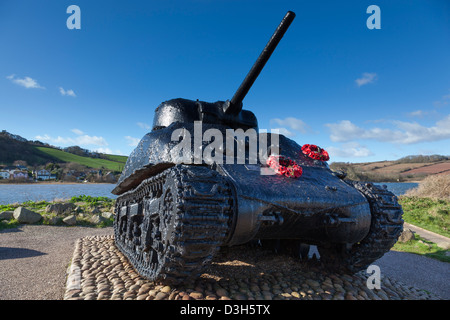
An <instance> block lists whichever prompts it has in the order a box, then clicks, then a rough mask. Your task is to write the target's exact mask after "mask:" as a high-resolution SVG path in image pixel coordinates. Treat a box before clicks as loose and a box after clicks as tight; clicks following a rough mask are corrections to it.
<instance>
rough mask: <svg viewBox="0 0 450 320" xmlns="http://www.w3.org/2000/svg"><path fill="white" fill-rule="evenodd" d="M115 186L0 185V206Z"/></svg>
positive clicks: (399, 187)
mask: <svg viewBox="0 0 450 320" xmlns="http://www.w3.org/2000/svg"><path fill="white" fill-rule="evenodd" d="M376 184H377V185H386V186H387V188H388V190H389V191H391V192H393V193H394V194H395V195H397V196H400V195H402V194H404V193H405V192H406V191H407V190H408V189H412V188H415V187H417V185H418V184H417V183H376ZM114 187H115V184H89V183H83V184H81V183H80V184H21V185H14V184H10V185H6V184H0V204H8V203H15V202H19V203H22V202H25V201H29V200H31V201H40V200H45V201H53V200H54V199H70V198H72V197H74V196H79V195H83V194H84V195H87V196H93V197H109V198H112V199H115V198H116V196H115V195H113V194H112V193H111V191H112V189H114Z"/></svg>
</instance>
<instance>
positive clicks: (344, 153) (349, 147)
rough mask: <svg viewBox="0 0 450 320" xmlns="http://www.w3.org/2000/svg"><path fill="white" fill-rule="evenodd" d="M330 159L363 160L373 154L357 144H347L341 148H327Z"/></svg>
mask: <svg viewBox="0 0 450 320" xmlns="http://www.w3.org/2000/svg"><path fill="white" fill-rule="evenodd" d="M326 150H327V151H328V153H329V155H330V157H331V158H333V157H341V158H363V157H369V156H372V155H373V153H372V151H370V150H369V149H368V148H366V147H365V146H361V145H360V144H359V143H357V142H349V143H344V144H342V146H341V148H337V147H328V148H326Z"/></svg>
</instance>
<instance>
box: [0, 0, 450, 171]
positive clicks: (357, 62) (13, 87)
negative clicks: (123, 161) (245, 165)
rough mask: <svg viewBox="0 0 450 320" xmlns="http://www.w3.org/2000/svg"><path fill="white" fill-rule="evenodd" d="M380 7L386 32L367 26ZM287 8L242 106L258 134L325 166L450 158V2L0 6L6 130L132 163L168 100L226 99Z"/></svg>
mask: <svg viewBox="0 0 450 320" xmlns="http://www.w3.org/2000/svg"><path fill="white" fill-rule="evenodd" d="M72 4H75V5H78V6H79V7H80V9H81V29H79V30H77V29H72V30H69V29H68V28H67V25H66V20H67V19H68V18H69V16H70V14H68V13H67V12H66V10H67V7H69V6H70V5H72ZM372 4H374V5H377V6H378V7H379V8H380V9H381V29H372V30H371V29H368V28H367V26H366V20H367V19H368V18H369V17H370V14H368V13H366V10H367V8H368V6H369V5H372ZM288 10H292V11H294V12H295V13H296V15H297V16H296V18H295V20H294V22H293V23H292V25H291V27H290V28H289V30H288V31H287V33H286V35H285V37H284V38H283V39H282V40H281V42H280V44H279V46H278V48H277V49H276V51H275V52H274V54H273V56H272V58H271V59H270V60H269V62H268V63H267V65H266V67H265V69H264V70H263V71H262V72H261V74H260V77H259V78H258V79H257V80H256V82H255V84H254V86H253V88H252V90H251V91H250V92H249V94H248V95H247V97H246V98H245V100H244V108H245V109H248V110H251V111H253V112H254V113H255V114H256V116H257V117H258V121H259V127H260V128H261V129H269V130H270V129H275V128H281V130H282V132H285V133H286V135H288V136H289V137H290V138H292V139H294V140H295V141H296V142H297V143H299V144H300V145H302V144H305V143H309V144H317V145H319V146H321V147H323V148H325V149H327V150H328V151H329V153H330V156H331V160H330V161H331V162H332V161H345V162H366V161H380V160H394V159H398V158H400V157H403V156H406V155H412V154H443V155H450V2H449V1H445V0H442V1H432V0H427V1H425V0H421V1H414V0H408V1H379V0H375V1H373V0H372V1H364V0H355V1H264V0H259V1H250V0H240V1H237V0H236V1H235V0H228V1H221V0H216V1H212V0H195V1H194V0H184V1H168V0H166V1H162V0H161V1H99V0H96V1H81V0H72V1H62V0H58V1H56V0H53V1H51V0H47V1H43V0H42V1H23V0H14V1H7V0H0V130H7V131H9V132H11V133H15V134H19V135H21V136H23V137H24V138H27V139H33V140H34V139H38V140H41V141H43V142H47V143H50V144H53V145H56V146H61V147H65V146H70V145H80V146H81V147H84V148H87V149H90V150H99V151H104V152H107V153H113V154H124V155H129V154H130V152H131V151H132V150H133V149H134V147H135V145H136V144H137V142H138V141H139V140H140V139H141V138H142V137H143V136H144V135H145V134H146V133H147V132H149V131H150V130H151V128H150V127H151V125H152V123H153V113H154V109H155V108H156V107H157V106H158V105H159V104H160V103H161V102H162V101H165V100H169V99H172V98H178V97H181V98H187V99H199V100H203V101H211V102H214V101H217V100H226V99H231V97H232V96H233V94H234V91H235V90H236V89H237V88H238V87H239V85H240V83H241V81H242V80H243V79H244V77H245V75H246V74H247V72H248V70H249V69H250V67H251V66H252V64H253V62H254V61H255V60H256V58H257V57H258V55H259V53H260V52H261V50H262V49H263V47H264V46H265V44H266V43H267V41H268V39H269V37H270V36H271V35H272V33H273V31H274V30H275V28H276V26H277V25H278V23H279V22H280V21H281V19H282V17H283V16H284V14H285V13H286V12H287V11H288Z"/></svg>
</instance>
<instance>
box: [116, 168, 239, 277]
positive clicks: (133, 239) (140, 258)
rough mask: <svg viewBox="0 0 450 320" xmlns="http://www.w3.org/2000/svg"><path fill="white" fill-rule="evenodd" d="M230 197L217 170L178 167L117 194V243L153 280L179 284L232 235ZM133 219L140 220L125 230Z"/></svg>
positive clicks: (229, 192)
mask: <svg viewBox="0 0 450 320" xmlns="http://www.w3.org/2000/svg"><path fill="white" fill-rule="evenodd" d="M232 199H233V197H232V193H231V189H230V187H229V185H228V183H227V181H226V179H225V178H224V177H223V176H221V175H220V174H219V173H217V172H215V171H212V170H210V169H208V168H206V167H200V166H185V165H177V166H174V167H172V168H169V169H167V170H165V171H164V172H162V173H161V174H159V175H157V176H155V177H151V178H149V179H147V180H144V181H142V183H141V184H140V185H139V186H138V187H137V188H136V189H134V190H132V191H130V192H127V193H126V194H124V195H122V196H120V197H119V198H118V199H117V205H116V206H117V212H120V214H118V215H117V216H118V217H117V218H116V223H115V225H114V229H115V239H116V245H117V247H118V248H119V249H120V250H121V251H122V252H123V253H124V254H125V256H127V257H128V259H129V261H130V262H131V264H132V265H133V266H134V267H135V269H136V270H137V271H138V272H139V273H140V274H141V275H142V276H144V277H146V278H148V279H150V280H153V281H157V280H164V281H165V282H169V283H178V282H180V281H181V280H183V279H185V278H189V277H195V276H197V275H198V274H199V273H200V272H201V269H202V267H203V265H204V264H206V263H208V262H209V261H210V260H211V259H212V257H213V255H214V254H215V253H216V252H217V250H218V249H219V247H220V245H222V244H223V243H224V242H225V240H226V237H227V236H228V232H229V229H230V225H231V220H232V215H233V214H232V213H233V210H232V208H233V200H232ZM136 208H138V209H136ZM136 212H137V213H136ZM136 215H137V216H139V217H140V218H136V217H134V216H136ZM125 216H126V217H125ZM133 217H134V218H133ZM130 221H136V222H137V223H136V224H134V226H133V227H134V231H133V232H131V233H130V232H128V233H125V234H124V232H123V230H124V229H127V228H126V226H129V225H130ZM128 229H129V228H128Z"/></svg>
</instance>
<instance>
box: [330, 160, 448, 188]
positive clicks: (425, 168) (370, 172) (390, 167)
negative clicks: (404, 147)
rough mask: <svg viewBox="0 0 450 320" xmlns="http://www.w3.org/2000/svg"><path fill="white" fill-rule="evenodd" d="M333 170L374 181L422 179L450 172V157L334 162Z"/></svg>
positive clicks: (358, 178)
mask: <svg viewBox="0 0 450 320" xmlns="http://www.w3.org/2000/svg"><path fill="white" fill-rule="evenodd" d="M330 168H331V169H332V170H342V171H344V172H346V173H347V176H348V178H349V179H353V180H363V181H364V180H365V181H374V182H412V181H421V180H423V179H425V178H426V177H428V176H431V175H440V174H450V157H447V156H440V155H432V156H408V157H405V158H401V159H399V160H395V161H379V162H366V163H344V162H334V163H332V164H331V165H330Z"/></svg>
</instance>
